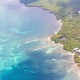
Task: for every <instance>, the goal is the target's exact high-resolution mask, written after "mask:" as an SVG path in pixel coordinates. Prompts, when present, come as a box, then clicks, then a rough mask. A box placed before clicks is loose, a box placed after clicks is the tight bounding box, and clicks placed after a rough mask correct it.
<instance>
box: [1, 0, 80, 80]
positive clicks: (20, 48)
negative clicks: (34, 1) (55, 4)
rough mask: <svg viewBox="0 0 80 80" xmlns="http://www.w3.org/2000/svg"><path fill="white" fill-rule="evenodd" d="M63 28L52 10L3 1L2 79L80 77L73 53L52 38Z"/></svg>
mask: <svg viewBox="0 0 80 80" xmlns="http://www.w3.org/2000/svg"><path fill="white" fill-rule="evenodd" d="M60 27H61V25H60V22H59V21H58V20H57V19H56V16H55V15H54V14H53V13H50V11H48V10H44V9H42V8H40V7H26V6H25V5H24V4H22V3H20V1H18V0H11V1H10V0H6V1H5V0H0V80H80V74H79V68H78V67H77V66H76V64H75V62H74V59H73V54H72V53H71V52H68V51H65V50H64V49H63V46H62V45H61V44H56V43H54V42H53V41H51V40H50V36H51V35H53V34H55V33H56V32H57V31H58V30H59V28H60Z"/></svg>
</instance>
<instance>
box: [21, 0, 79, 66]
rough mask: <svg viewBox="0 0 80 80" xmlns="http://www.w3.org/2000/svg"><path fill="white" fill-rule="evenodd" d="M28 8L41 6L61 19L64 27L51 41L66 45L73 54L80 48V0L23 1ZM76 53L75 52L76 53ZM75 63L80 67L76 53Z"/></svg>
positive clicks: (65, 47)
mask: <svg viewBox="0 0 80 80" xmlns="http://www.w3.org/2000/svg"><path fill="white" fill-rule="evenodd" d="M21 2H23V3H25V5H26V6H39V7H42V8H43V9H45V10H46V9H47V10H49V11H50V12H51V13H54V14H55V15H56V16H57V19H61V21H62V23H63V26H62V27H61V30H60V31H59V32H58V34H56V35H53V36H52V37H51V40H54V41H55V42H56V43H61V44H63V45H64V49H65V50H68V51H71V52H73V49H74V48H80V11H79V10H80V0H28V2H27V1H26V2H25V0H21ZM74 53H75V52H74ZM74 61H75V62H76V63H77V64H78V66H80V57H79V54H77V53H75V55H74Z"/></svg>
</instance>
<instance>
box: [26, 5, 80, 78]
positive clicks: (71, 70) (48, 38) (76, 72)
mask: <svg viewBox="0 0 80 80" xmlns="http://www.w3.org/2000/svg"><path fill="white" fill-rule="evenodd" d="M27 7H39V8H42V9H43V10H45V11H46V10H47V11H48V12H49V13H50V14H51V13H52V14H54V15H55V17H56V19H57V20H58V23H59V24H60V26H59V29H58V30H57V31H56V32H55V33H54V34H52V35H51V36H48V37H47V38H44V39H43V41H47V42H49V43H50V44H53V45H56V46H57V45H58V46H61V47H62V50H63V51H65V52H66V53H67V54H64V55H71V59H72V61H73V62H72V63H71V64H70V66H71V68H70V69H69V70H68V71H67V72H68V73H71V72H74V73H75V74H77V75H78V76H79V77H80V73H79V72H80V71H79V67H78V65H77V63H76V62H75V61H74V55H75V54H74V53H73V52H71V51H68V50H66V49H64V45H63V44H61V43H56V42H55V41H54V40H51V37H52V36H54V35H57V34H58V32H59V31H60V30H61V27H62V26H63V23H62V20H61V19H59V18H58V17H57V16H56V14H55V13H54V12H53V11H50V10H49V9H46V8H45V7H42V6H27Z"/></svg>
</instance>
